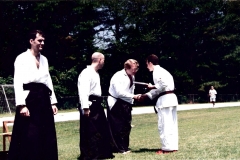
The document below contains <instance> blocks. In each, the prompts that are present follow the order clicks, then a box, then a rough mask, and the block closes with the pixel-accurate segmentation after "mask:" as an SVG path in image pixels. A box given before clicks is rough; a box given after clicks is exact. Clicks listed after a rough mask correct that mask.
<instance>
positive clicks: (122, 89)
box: [107, 69, 135, 109]
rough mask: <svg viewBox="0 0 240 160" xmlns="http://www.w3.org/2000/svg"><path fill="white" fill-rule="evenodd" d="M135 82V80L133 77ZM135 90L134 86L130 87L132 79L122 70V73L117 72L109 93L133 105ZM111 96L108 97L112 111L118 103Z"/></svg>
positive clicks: (112, 79)
mask: <svg viewBox="0 0 240 160" xmlns="http://www.w3.org/2000/svg"><path fill="white" fill-rule="evenodd" d="M132 78H133V81H134V79H135V77H134V76H132ZM134 89H135V85H134V84H132V86H131V87H130V79H129V77H128V75H127V73H126V71H125V69H122V70H121V71H118V72H116V73H115V74H114V75H113V77H112V78H111V81H110V87H109V90H108V92H109V93H110V94H111V95H112V96H113V97H116V98H120V99H122V100H124V101H126V102H128V103H130V104H133V97H134ZM113 97H111V96H108V100H107V101H108V106H109V108H110V109H111V108H112V107H113V105H114V104H115V103H116V101H117V100H116V99H115V98H113Z"/></svg>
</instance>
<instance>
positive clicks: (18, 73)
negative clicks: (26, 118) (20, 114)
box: [13, 49, 57, 105]
mask: <svg viewBox="0 0 240 160" xmlns="http://www.w3.org/2000/svg"><path fill="white" fill-rule="evenodd" d="M30 82H36V83H43V84H45V85H46V86H48V88H49V89H50V90H52V95H51V103H52V104H55V103H57V99H56V96H55V93H54V90H53V84H52V79H51V76H50V74H49V68H48V60H47V58H46V57H45V56H43V55H41V54H40V60H39V68H37V65H36V58H35V56H34V55H33V54H32V53H31V51H30V49H28V50H27V51H26V52H23V53H22V54H20V55H18V56H17V58H16V60H15V62H14V82H13V83H14V91H15V102H16V105H25V104H26V103H25V99H26V98H27V95H28V93H29V91H28V90H26V91H24V90H23V84H27V83H30Z"/></svg>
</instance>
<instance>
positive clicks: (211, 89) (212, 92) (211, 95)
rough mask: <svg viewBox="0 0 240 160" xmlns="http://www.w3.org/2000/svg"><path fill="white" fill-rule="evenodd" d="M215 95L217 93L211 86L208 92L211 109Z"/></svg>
mask: <svg viewBox="0 0 240 160" xmlns="http://www.w3.org/2000/svg"><path fill="white" fill-rule="evenodd" d="M216 94H217V91H216V90H215V89H214V87H213V86H211V88H210V90H209V97H210V102H211V103H212V104H213V107H214V106H215V102H216Z"/></svg>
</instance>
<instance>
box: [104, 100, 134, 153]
mask: <svg viewBox="0 0 240 160" xmlns="http://www.w3.org/2000/svg"><path fill="white" fill-rule="evenodd" d="M131 111H132V104H130V103H128V102H125V101H123V100H121V99H119V98H118V99H117V101H116V103H115V104H114V105H113V107H112V108H111V110H109V108H108V110H107V119H108V123H109V125H110V128H111V133H112V136H113V139H114V141H115V144H116V146H115V147H114V148H113V150H114V152H120V153H123V152H126V151H128V150H129V148H128V147H129V136H130V132H131V121H132V113H131Z"/></svg>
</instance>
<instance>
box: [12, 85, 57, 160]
mask: <svg viewBox="0 0 240 160" xmlns="http://www.w3.org/2000/svg"><path fill="white" fill-rule="evenodd" d="M23 89H24V90H30V92H29V94H28V96H27V98H26V106H27V108H28V110H29V112H30V116H29V117H24V116H21V115H20V107H18V108H17V109H16V115H15V120H14V126H13V132H12V139H11V143H10V148H9V160H57V159H58V149H57V138H56V130H55V123H54V115H53V110H52V105H51V102H50V95H51V90H50V89H49V88H48V87H47V86H46V85H44V84H42V83H29V84H24V85H23Z"/></svg>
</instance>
